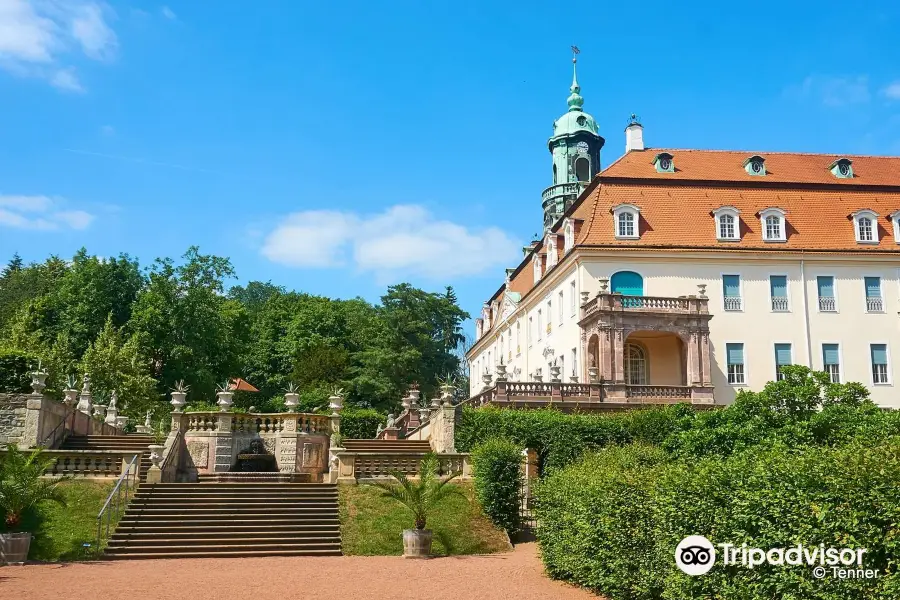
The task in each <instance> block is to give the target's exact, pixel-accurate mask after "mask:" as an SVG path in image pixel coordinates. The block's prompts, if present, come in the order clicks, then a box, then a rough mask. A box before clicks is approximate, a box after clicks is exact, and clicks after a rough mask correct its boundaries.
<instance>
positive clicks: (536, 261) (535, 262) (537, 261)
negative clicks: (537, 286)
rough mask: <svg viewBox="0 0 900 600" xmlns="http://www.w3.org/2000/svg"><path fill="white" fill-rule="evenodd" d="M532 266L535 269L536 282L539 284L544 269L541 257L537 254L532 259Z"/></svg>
mask: <svg viewBox="0 0 900 600" xmlns="http://www.w3.org/2000/svg"><path fill="white" fill-rule="evenodd" d="M531 266H532V269H534V282H535V283H537V282H538V281H540V280H541V276H542V275H543V272H542V271H543V269H542V265H541V255H540V254H538V253H537V252H535V253H534V256H533V257H532V258H531Z"/></svg>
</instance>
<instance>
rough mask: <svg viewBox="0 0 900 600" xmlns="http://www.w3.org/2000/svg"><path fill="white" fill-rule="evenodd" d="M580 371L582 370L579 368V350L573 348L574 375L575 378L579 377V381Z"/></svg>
mask: <svg viewBox="0 0 900 600" xmlns="http://www.w3.org/2000/svg"><path fill="white" fill-rule="evenodd" d="M579 370H580V369H579V368H578V348H577V347H575V348H572V373H574V374H575V376H576V377H578V379H579V380H580V379H581V375H580V374H579Z"/></svg>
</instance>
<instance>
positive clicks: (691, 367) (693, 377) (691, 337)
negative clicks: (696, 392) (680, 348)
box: [686, 332, 700, 385]
mask: <svg viewBox="0 0 900 600" xmlns="http://www.w3.org/2000/svg"><path fill="white" fill-rule="evenodd" d="M686 343H687V347H688V357H687V369H688V371H687V382H688V385H700V357H699V356H698V352H697V350H698V348H697V345H698V344H697V334H696V333H695V332H690V333H688V334H687V340H686Z"/></svg>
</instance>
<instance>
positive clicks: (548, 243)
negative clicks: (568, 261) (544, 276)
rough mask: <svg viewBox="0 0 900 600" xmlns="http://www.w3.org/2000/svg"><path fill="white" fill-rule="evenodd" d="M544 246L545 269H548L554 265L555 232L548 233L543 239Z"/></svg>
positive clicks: (555, 257) (555, 259)
mask: <svg viewBox="0 0 900 600" xmlns="http://www.w3.org/2000/svg"><path fill="white" fill-rule="evenodd" d="M544 248H546V249H547V270H548V271H549V270H550V269H552V268H553V267H555V266H556V262H557V256H556V234H555V233H548V234H547V237H546V238H545V239H544Z"/></svg>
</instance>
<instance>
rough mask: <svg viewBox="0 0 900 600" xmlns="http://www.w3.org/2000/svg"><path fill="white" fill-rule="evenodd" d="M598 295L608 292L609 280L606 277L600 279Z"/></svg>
mask: <svg viewBox="0 0 900 600" xmlns="http://www.w3.org/2000/svg"><path fill="white" fill-rule="evenodd" d="M599 281H600V293H601V294H605V293H606V292H608V291H609V279H608V278H606V277H601V278H600V280H599Z"/></svg>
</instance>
